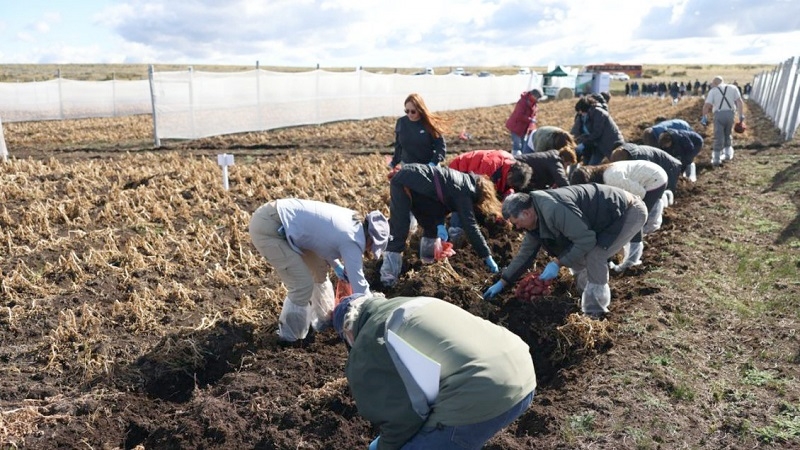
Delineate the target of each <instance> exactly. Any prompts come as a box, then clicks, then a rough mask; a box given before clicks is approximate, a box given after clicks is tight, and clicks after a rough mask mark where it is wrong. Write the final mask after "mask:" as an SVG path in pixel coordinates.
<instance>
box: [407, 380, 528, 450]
mask: <svg viewBox="0 0 800 450" xmlns="http://www.w3.org/2000/svg"><path fill="white" fill-rule="evenodd" d="M535 392H536V391H535V390H534V391H533V392H531V393H530V394H528V395H527V396H526V397H525V398H523V399H522V400H521V401H520V402H519V403H517V404H516V405H514V406H513V407H512V408H511V409H509V410H508V411H506V412H504V413H503V414H500V415H499V416H497V417H495V418H493V419H489V420H487V421H485V422H481V423H474V424H470V425H462V426H457V427H447V426H439V427H434V428H422V429H421V430H420V431H419V432H418V433H417V434H416V435H415V436H414V437H413V438H411V440H410V441H408V442H406V443H405V445H403V447H402V449H403V450H426V449H432V448H435V449H437V450H449V449H476V450H478V449H480V448H481V447H483V444H485V443H486V441H488V440H489V439H491V438H492V436H494V435H495V434H497V432H498V431H500V430H502V429H503V428H505V427H507V426H508V425H510V424H511V423H512V422H514V421H515V420H517V418H518V417H519V416H521V415H522V414H523V413H524V412H525V411H526V410H527V409H528V407H529V406H530V405H531V401H533V395H534V394H535Z"/></svg>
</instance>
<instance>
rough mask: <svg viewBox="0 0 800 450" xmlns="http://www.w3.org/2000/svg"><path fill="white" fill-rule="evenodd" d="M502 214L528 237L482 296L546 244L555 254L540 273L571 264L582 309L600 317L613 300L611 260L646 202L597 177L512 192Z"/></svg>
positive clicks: (638, 225)
mask: <svg viewBox="0 0 800 450" xmlns="http://www.w3.org/2000/svg"><path fill="white" fill-rule="evenodd" d="M503 217H505V218H506V219H507V220H509V221H510V222H511V223H512V224H513V225H514V226H515V227H517V228H518V229H521V230H525V238H524V239H523V240H522V244H521V245H520V247H519V251H518V252H517V255H516V256H514V259H513V260H511V263H510V264H509V265H508V267H506V268H505V270H503V272H502V275H501V276H500V280H499V281H498V282H496V283H495V284H493V285H492V286H491V287H489V289H487V290H486V292H484V294H483V298H484V299H489V298H492V297H494V296H496V295H497V294H499V293H500V292H501V291H502V290H503V289H504V288H505V287H506V286H507V285H509V284H513V283H514V282H516V280H517V279H518V278H519V277H520V276H521V275H522V274H523V273H524V272H525V271H527V270H528V269H529V268H530V267H531V265H532V264H533V263H534V261H536V256H537V255H538V253H539V250H540V249H541V248H542V247H544V248H545V250H546V251H547V253H548V254H550V255H551V256H553V257H555V258H556V259H555V260H553V261H550V262H549V263H547V265H546V266H545V268H544V270H543V271H542V273H541V274H540V275H539V279H540V280H543V281H546V280H551V279H554V278H556V277H557V276H558V273H559V267H560V266H566V267H569V268H570V269H572V271H573V272H574V274H575V281H576V284H577V286H578V289H579V290H580V291H581V292H582V294H581V310H582V311H583V313H584V314H586V315H588V316H591V317H595V318H598V317H601V316H602V315H603V314H605V313H607V312H608V305H609V304H610V303H611V289H610V288H609V286H608V280H609V276H608V270H609V267H608V262H607V261H608V259H609V258H611V257H612V256H614V255H615V254H617V252H619V251H620V250H621V249H622V247H623V246H624V245H625V244H626V243H627V242H629V241H630V240H631V238H632V237H633V236H634V235H635V234H636V233H638V232H639V231H641V229H642V226H643V225H644V222H645V220H646V219H647V208H646V207H645V206H644V202H643V201H642V200H641V199H640V198H639V197H637V196H635V195H633V194H631V193H629V192H626V191H624V190H622V189H620V188H616V187H613V186H606V185H603V184H596V183H592V184H582V185H578V186H567V187H563V188H557V189H546V190H541V191H532V192H530V193H517V194H511V195H509V196H508V197H506V199H505V200H504V201H503Z"/></svg>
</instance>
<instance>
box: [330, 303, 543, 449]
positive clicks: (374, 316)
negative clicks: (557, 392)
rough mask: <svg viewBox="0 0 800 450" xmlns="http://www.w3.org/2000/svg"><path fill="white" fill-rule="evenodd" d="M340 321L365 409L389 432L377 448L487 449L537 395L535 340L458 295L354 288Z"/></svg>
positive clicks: (336, 321)
mask: <svg viewBox="0 0 800 450" xmlns="http://www.w3.org/2000/svg"><path fill="white" fill-rule="evenodd" d="M333 327H334V329H335V330H336V332H337V333H338V334H339V336H340V337H341V338H342V339H343V340H344V341H345V344H346V345H347V347H348V349H349V352H348V354H347V363H346V365H345V375H346V376H347V383H348V385H349V387H350V393H351V394H352V395H353V399H354V400H355V403H356V408H357V409H358V414H359V415H361V416H362V417H364V418H365V419H367V420H369V421H370V422H372V423H374V424H375V425H377V426H378V428H379V430H380V431H379V433H380V434H379V435H378V437H377V438H375V439H374V440H373V441H372V443H371V444H370V445H369V450H389V449H401V448H402V449H479V448H482V446H483V445H484V444H485V443H486V441H488V440H489V439H491V437H492V436H494V435H495V434H497V433H498V432H499V431H500V430H502V429H503V428H505V427H507V426H508V425H510V424H511V423H512V422H514V421H515V420H516V419H517V418H518V417H520V416H521V415H522V414H523V413H524V412H525V411H526V410H527V409H528V407H529V406H530V404H531V401H532V400H533V396H534V395H535V391H536V370H535V368H534V365H533V359H532V358H531V350H530V349H529V348H528V344H526V343H525V341H523V340H522V339H520V337H519V336H517V335H516V334H514V333H512V332H510V331H508V330H507V329H506V328H505V327H502V326H500V325H496V324H494V323H492V322H489V321H488V320H485V319H483V318H481V317H478V316H475V315H473V314H472V313H470V312H468V311H465V310H463V309H461V308H459V307H458V306H456V305H454V304H452V303H450V302H447V301H444V300H440V299H437V298H433V297H396V298H385V297H384V296H382V295H372V296H362V295H358V294H354V295H352V296H349V297H345V298H344V299H343V300H342V301H341V302H340V303H339V304H338V305H337V306H336V309H335V310H334V313H333ZM409 353H412V354H415V355H419V356H421V357H423V358H424V359H425V360H426V361H428V362H429V364H427V365H423V364H420V363H419V362H416V363H415V362H414V361H412V360H410V359H409V358H407V357H406V355H408V354H409ZM429 366H433V367H432V368H429ZM437 369H438V370H437ZM423 381H424V382H423Z"/></svg>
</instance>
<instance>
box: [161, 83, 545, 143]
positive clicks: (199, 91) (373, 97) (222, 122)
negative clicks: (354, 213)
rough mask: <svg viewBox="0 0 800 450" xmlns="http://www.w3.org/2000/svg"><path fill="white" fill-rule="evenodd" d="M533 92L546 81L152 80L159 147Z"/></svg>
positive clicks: (489, 102)
mask: <svg viewBox="0 0 800 450" xmlns="http://www.w3.org/2000/svg"><path fill="white" fill-rule="evenodd" d="M531 86H534V87H536V86H541V76H539V75H536V74H534V75H533V76H527V75H507V76H496V77H464V76H457V75H439V76H436V75H434V76H413V75H398V74H392V75H381V74H373V73H369V72H364V71H356V72H346V73H341V72H326V71H323V70H315V71H311V72H301V73H284V72H269V71H264V70H253V71H247V72H240V73H235V74H232V73H215V72H197V71H186V72H158V73H154V74H153V94H154V104H155V113H156V123H155V126H156V135H157V138H158V139H196V138H200V137H206V136H216V135H222V134H230V133H239V132H245V131H258V130H269V129H274V128H283V127H287V126H296V125H309V124H321V123H326V122H334V121H339V120H361V119H369V118H373V117H384V116H399V115H402V114H403V100H404V99H405V98H406V96H408V94H410V93H412V92H417V93H419V94H420V95H422V97H423V98H424V99H425V102H426V103H427V104H428V107H429V108H430V109H431V110H433V111H446V110H455V109H464V108H476V107H484V106H494V105H500V104H508V103H514V102H516V100H517V98H519V94H520V93H521V92H522V91H524V90H526V89H530V88H531Z"/></svg>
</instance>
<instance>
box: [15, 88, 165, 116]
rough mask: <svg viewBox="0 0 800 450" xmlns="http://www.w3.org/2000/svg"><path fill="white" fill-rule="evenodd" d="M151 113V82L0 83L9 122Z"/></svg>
mask: <svg viewBox="0 0 800 450" xmlns="http://www.w3.org/2000/svg"><path fill="white" fill-rule="evenodd" d="M152 110H153V106H152V102H151V100H150V82H149V81H148V80H137V81H117V80H109V81H76V80H68V79H65V78H57V79H55V80H49V81H34V82H30V83H0V114H2V117H3V120H4V121H6V122H26V121H38V120H63V119H82V118H87V117H116V116H130V115H135V114H150V113H151V112H152Z"/></svg>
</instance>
